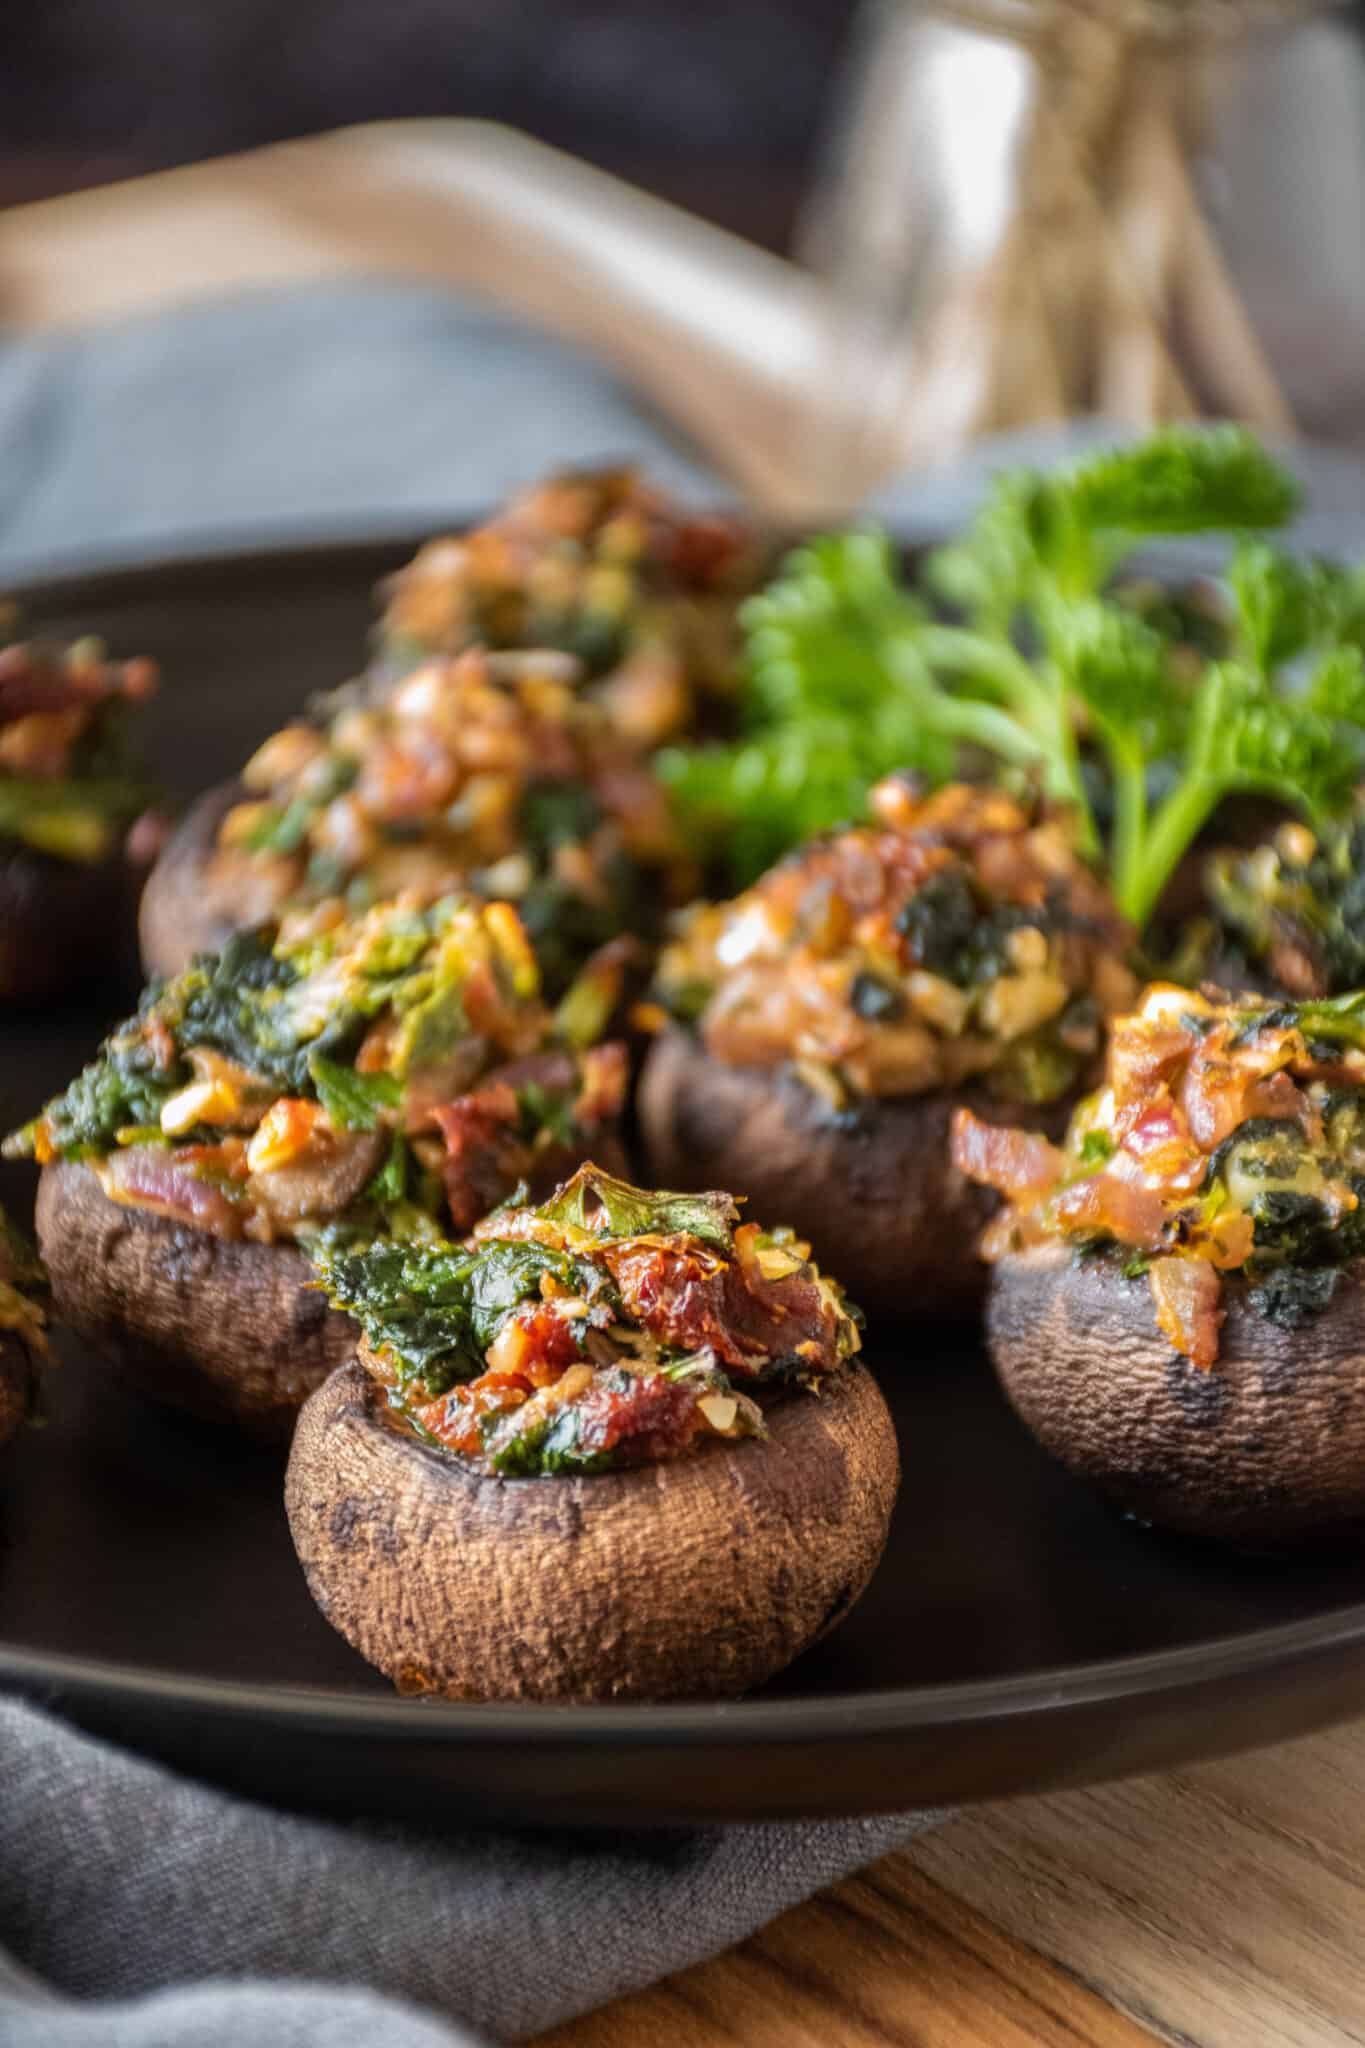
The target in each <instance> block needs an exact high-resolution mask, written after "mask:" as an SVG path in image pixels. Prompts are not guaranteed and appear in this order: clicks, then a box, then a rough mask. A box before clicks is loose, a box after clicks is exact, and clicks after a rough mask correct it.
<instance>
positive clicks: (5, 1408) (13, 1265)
mask: <svg viewBox="0 0 1365 2048" xmlns="http://www.w3.org/2000/svg"><path fill="white" fill-rule="evenodd" d="M46 1294H47V1277H46V1275H45V1274H44V1272H43V1268H42V1263H41V1261H40V1260H39V1259H38V1258H36V1257H35V1255H34V1253H33V1252H32V1251H31V1249H30V1248H29V1246H28V1245H27V1244H26V1243H25V1242H24V1240H23V1238H22V1237H21V1236H20V1235H19V1233H18V1231H17V1230H16V1229H15V1228H14V1226H13V1225H12V1224H11V1223H10V1222H9V1220H8V1219H7V1217H6V1216H5V1215H4V1213H3V1212H2V1211H0V1444H7V1443H8V1442H9V1440H10V1438H11V1437H12V1436H13V1435H14V1433H15V1431H16V1430H17V1429H18V1428H19V1425H20V1424H21V1423H22V1421H23V1420H24V1417H25V1416H26V1415H27V1414H28V1412H29V1409H30V1407H31V1405H32V1400H33V1390H34V1386H35V1383H36V1375H37V1369H38V1364H39V1361H40V1360H41V1358H42V1357H43V1355H44V1354H45V1353H46V1351H47V1313H46V1310H45V1308H44V1306H43V1300H44V1297H45V1296H46Z"/></svg>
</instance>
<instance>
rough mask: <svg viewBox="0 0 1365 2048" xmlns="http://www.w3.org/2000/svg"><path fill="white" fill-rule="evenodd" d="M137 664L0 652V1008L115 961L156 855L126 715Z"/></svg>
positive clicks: (144, 672) (139, 681)
mask: <svg viewBox="0 0 1365 2048" xmlns="http://www.w3.org/2000/svg"><path fill="white" fill-rule="evenodd" d="M156 680H157V677H156V666H155V664H154V663H153V662H151V661H147V660H142V659H139V660H134V661H121V662H114V661H108V660H106V659H105V655H104V650H103V648H102V647H101V645H100V643H99V642H98V641H96V640H77V641H75V642H73V643H72V644H71V645H70V646H57V645H55V644H53V645H48V644H45V643H43V642H40V641H16V642H13V643H11V644H10V645H8V646H6V647H3V648H0V1001H6V1002H32V1001H37V1000H39V999H41V998H43V997H47V996H52V995H56V994H59V993H61V992H62V991H64V990H66V989H68V988H70V987H73V986H75V985H76V984H77V983H79V982H80V981H82V980H89V979H92V978H94V977H96V976H98V975H99V974H100V973H101V972H102V971H105V970H107V969H108V968H109V967H110V966H111V965H114V964H116V963H117V962H118V960H119V955H120V951H121V947H122V943H123V935H124V933H125V932H131V928H132V923H133V914H134V900H135V899H134V889H135V883H136V880H137V879H138V878H139V875H140V872H141V871H142V870H143V869H144V868H145V865H146V863H147V861H148V860H149V859H150V857H151V854H152V852H153V851H154V850H155V846H154V838H155V834H154V833H153V831H152V829H151V828H152V820H151V818H150V816H149V815H148V811H147V806H148V792H147V789H146V787H145V784H144V783H143V781H142V779H141V777H140V775H139V774H138V772H137V769H136V766H135V764H134V763H133V761H132V758H131V755H130V753H129V750H128V746H127V739H126V733H125V729H124V728H125V722H126V714H127V711H128V709H129V707H130V706H132V705H135V704H139V703H141V702H142V701H143V700H144V699H145V698H146V697H147V696H149V695H150V693H151V692H152V691H153V690H154V689H155V687H156Z"/></svg>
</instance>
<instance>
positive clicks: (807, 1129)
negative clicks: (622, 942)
mask: <svg viewBox="0 0 1365 2048" xmlns="http://www.w3.org/2000/svg"><path fill="white" fill-rule="evenodd" d="M964 1103H965V1104H966V1105H968V1106H969V1107H971V1108H973V1109H975V1110H976V1112H977V1114H978V1115H980V1116H984V1117H987V1118H994V1119H995V1120H996V1121H999V1122H1006V1121H1008V1122H1011V1123H1017V1124H1023V1125H1025V1126H1026V1127H1027V1128H1028V1129H1030V1130H1043V1131H1047V1132H1048V1133H1049V1135H1060V1133H1061V1131H1062V1130H1063V1129H1064V1128H1065V1126H1066V1120H1067V1113H1068V1109H1069V1106H1070V1104H1069V1101H1068V1102H1064V1103H1056V1104H1050V1105H1048V1106H1047V1107H1045V1108H1041V1109H1036V1108H1032V1107H1027V1108H1025V1107H1020V1108H1019V1109H1018V1110H1015V1109H1014V1108H1013V1107H1011V1108H1010V1109H1009V1111H1008V1113H1007V1112H1006V1110H1005V1108H1004V1107H1003V1106H1002V1104H1001V1103H999V1102H998V1101H997V1100H996V1099H995V1097H993V1096H991V1095H988V1094H986V1093H985V1092H984V1091H982V1090H979V1089H953V1090H947V1089H940V1090H935V1091H934V1092H932V1093H930V1094H927V1095H908V1096H895V1097H887V1098H883V1099H879V1100H877V1101H874V1102H868V1103H866V1104H864V1105H863V1106H862V1107H861V1108H860V1110H859V1111H858V1112H857V1113H856V1114H855V1115H854V1116H851V1117H847V1118H844V1117H840V1116H838V1115H836V1114H834V1113H833V1112H832V1111H831V1110H830V1109H829V1107H828V1106H827V1105H826V1104H825V1103H823V1102H822V1101H821V1100H820V1098H819V1097H818V1096H817V1095H815V1094H814V1093H813V1092H812V1091H811V1090H810V1089H809V1088H806V1087H804V1086H803V1085H802V1083H801V1082H800V1081H798V1080H797V1079H796V1078H795V1077H794V1076H792V1075H790V1074H787V1073H784V1072H782V1071H780V1070H776V1071H774V1070H771V1069H768V1068H761V1067H731V1066H726V1065H725V1064H724V1063H723V1062H722V1061H720V1060H717V1059H715V1058H713V1057H712V1055H711V1054H710V1053H708V1052H707V1050H706V1048H705V1046H704V1045H703V1044H702V1042H701V1040H700V1039H699V1038H696V1037H694V1036H693V1035H692V1034H691V1033H690V1032H685V1031H681V1030H676V1029H674V1030H669V1031H665V1032H663V1033H661V1035H660V1036H659V1037H658V1038H657V1039H656V1040H655V1042H654V1044H653V1046H652V1047H651V1048H650V1052H649V1056H648V1059H647V1060H646V1062H645V1070H644V1075H643V1078H642V1080H641V1083H640V1100H639V1118H640V1132H641V1136H642V1138H643V1140H644V1145H645V1150H646V1154H647V1157H648V1160H649V1166H650V1174H651V1178H652V1179H653V1180H654V1181H656V1182H657V1183H658V1184H659V1185H660V1186H661V1187H675V1188H687V1189H698V1188H713V1187H716V1188H730V1189H733V1191H734V1192H735V1194H737V1195H747V1196H748V1197H749V1198H750V1200H751V1201H752V1203H753V1206H754V1210H755V1212H756V1213H757V1214H759V1215H761V1216H771V1217H775V1218H777V1219H778V1220H779V1221H780V1222H782V1223H789V1224H791V1225H792V1227H793V1228H794V1229H796V1230H797V1231H798V1232H799V1233H800V1234H801V1236H802V1237H805V1238H809V1240H810V1243H811V1245H812V1248H813V1250H814V1253H815V1256H816V1258H817V1259H818V1260H819V1262H820V1264H821V1265H822V1266H823V1267H824V1268H825V1269H826V1271H828V1272H833V1273H837V1274H838V1276H839V1278H840V1280H841V1281H842V1282H843V1284H844V1286H845V1287H846V1288H847V1289H848V1292H849V1294H850V1295H851V1296H852V1298H853V1300H854V1301H856V1302H858V1303H859V1304H860V1305H861V1306H862V1307H863V1308H865V1309H867V1310H869V1311H871V1312H875V1313H880V1314H884V1315H890V1316H915V1317H918V1318H933V1317H941V1318H948V1317H966V1316H970V1315H973V1314H974V1313H975V1312H976V1310H977V1309H978V1308H979V1306H980V1303H981V1300H982V1297H983V1295H984V1293H985V1290H986V1281H987V1277H988V1276H987V1268H986V1267H985V1266H984V1265H983V1264H982V1262H981V1260H980V1259H979V1258H978V1256H977V1250H976V1247H977V1242H978V1240H979V1238H980V1236H981V1232H982V1230H983V1229H984V1228H985V1226H986V1224H987V1223H988V1222H989V1220H990V1218H991V1217H992V1216H993V1215H994V1213H995V1211H996V1209H997V1208H998V1207H999V1197H998V1196H997V1195H996V1194H994V1193H993V1192H992V1191H991V1190H990V1189H989V1188H983V1187H978V1186H976V1185H975V1184H974V1183H972V1182H971V1181H969V1180H967V1179H966V1178H965V1176H964V1175H963V1174H961V1173H959V1171H958V1170H957V1168H956V1167H955V1166H954V1165H953V1163H952V1160H951V1158H950V1157H949V1150H948V1130H949V1125H950V1123H951V1121H952V1115H953V1111H954V1110H955V1109H956V1108H958V1106H959V1105H960V1104H964Z"/></svg>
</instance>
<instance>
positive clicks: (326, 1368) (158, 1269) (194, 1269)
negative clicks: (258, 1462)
mask: <svg viewBox="0 0 1365 2048" xmlns="http://www.w3.org/2000/svg"><path fill="white" fill-rule="evenodd" d="M37 1226H38V1243H39V1246H40V1248H41V1250H42V1254H43V1258H44V1260H45V1261H46V1264H47V1268H48V1274H49V1277H50V1280H51V1283H52V1300H53V1308H54V1311H55V1314H56V1315H57V1316H58V1317H59V1318H60V1319H61V1320H62V1321H63V1322H66V1323H69V1324H70V1325H71V1326H72V1328H73V1329H75V1330H77V1331H79V1332H80V1334H81V1335H82V1336H84V1337H86V1338H88V1339H89V1340H90V1342H91V1343H92V1344H93V1345H94V1346H95V1348H96V1349H97V1350H98V1351H100V1352H101V1353H102V1354H103V1355H104V1356H106V1357H107V1358H109V1359H110V1360H111V1361H112V1362H113V1363H114V1364H115V1365H117V1366H118V1367H119V1369H120V1370H121V1371H122V1372H124V1373H125V1374H126V1375H127V1376H128V1378H129V1379H130V1380H132V1381H134V1382H135V1383H136V1385H138V1386H139V1387H140V1388H141V1389H142V1390H143V1391H144V1392H146V1393H148V1394H151V1395H152V1396H153V1397H154V1398H155V1399H157V1400H159V1401H164V1402H166V1403H168V1404H169V1405H170V1406H172V1407H175V1408H183V1409H186V1410H188V1411H189V1412H190V1413H191V1414H194V1415H201V1416H204V1417H207V1418H208V1419H210V1420H213V1421H223V1422H235V1423H238V1424H241V1425H243V1426H244V1427H245V1428H247V1429H249V1430H251V1431H252V1432H253V1434H256V1435H260V1436H263V1437H266V1438H274V1439H287V1438H288V1436H289V1433H290V1431H291V1429H292V1427H293V1423H294V1417H295V1415H296V1413H297V1411H298V1409H299V1407H300V1406H301V1404H302V1403H303V1402H304V1401H305V1400H306V1399H307V1398H308V1396H309V1394H311V1393H312V1391H313V1389H314V1388H315V1387H316V1386H318V1385H320V1384H321V1382H322V1381H323V1380H324V1379H325V1378H326V1376H327V1374H328V1373H329V1372H331V1370H332V1369H333V1367H334V1366H336V1365H338V1364H340V1363H341V1361H342V1360H343V1359H345V1358H347V1357H349V1356H350V1355H351V1353H352V1352H353V1351H354V1349H355V1342H356V1332H355V1325H354V1324H353V1323H352V1322H351V1321H350V1319H349V1317H347V1316H344V1315H342V1314H341V1313H340V1312H339V1311H338V1310H337V1309H333V1308H330V1307H329V1306H328V1304H327V1300H326V1297H325V1296H324V1295H323V1294H322V1293H321V1292H320V1290H319V1289H318V1288H316V1287H313V1286H311V1285H309V1284H308V1283H309V1282H310V1281H311V1279H312V1269H311V1267H310V1266H309V1264H308V1261H307V1260H306V1259H305V1258H304V1256H303V1254H302V1253H301V1252H299V1251H296V1250H295V1249H294V1247H293V1246H292V1245H287V1244H275V1245H264V1244H253V1243H250V1242H247V1241H243V1240H238V1241H235V1242H230V1241H228V1240H227V1239H224V1238H220V1237H213V1236H210V1235H209V1233H208V1232H207V1231H202V1230H193V1229H191V1228H190V1227H189V1226H188V1225H186V1224H182V1223H176V1222H172V1221H171V1220H170V1219H169V1218H168V1217H165V1216H157V1215H154V1214H153V1213H152V1212H151V1211H149V1210H146V1209H135V1208H131V1207H128V1206H126V1205H125V1204H122V1203H117V1202H111V1201H110V1200H109V1198H108V1196H107V1195H106V1194H105V1192H104V1190H103V1188H102V1187H101V1186H100V1183H99V1180H98V1178H97V1176H96V1175H95V1174H94V1173H93V1172H92V1171H91V1169H90V1168H89V1167H88V1166H82V1165H78V1164H72V1163H70V1162H67V1161H65V1160H57V1161H54V1162H53V1163H52V1164H51V1165H48V1166H45V1167H44V1168H43V1171H42V1174H41V1176H40V1178H39V1182H38V1206H37Z"/></svg>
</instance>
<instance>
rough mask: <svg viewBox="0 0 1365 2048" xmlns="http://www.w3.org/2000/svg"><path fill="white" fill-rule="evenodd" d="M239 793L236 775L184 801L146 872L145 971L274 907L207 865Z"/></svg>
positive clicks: (206, 946) (173, 966)
mask: <svg viewBox="0 0 1365 2048" xmlns="http://www.w3.org/2000/svg"><path fill="white" fill-rule="evenodd" d="M245 795H246V789H245V787H244V786H243V784H242V783H241V782H239V781H237V780H235V779H234V780H233V781H231V782H220V783H217V784H216V785H215V786H214V788H212V789H209V790H205V792H204V794H203V795H202V796H200V797H196V799H195V801H194V802H193V803H192V804H191V805H190V808H189V809H188V810H187V811H186V813H185V815H184V817H183V818H182V819H181V820H180V823H179V824H178V825H177V826H176V828H175V830H174V832H172V833H171V835H170V837H169V838H168V839H167V841H166V844H165V845H164V846H163V847H162V849H161V852H160V854H159V855H158V857H157V861H156V865H155V866H154V867H153V869H152V872H151V873H150V875H148V877H147V886H146V887H145V889H144V890H143V892H142V902H141V905H140V908H139V910H138V936H139V939H140V941H141V945H142V964H143V966H144V967H145V969H146V970H147V973H148V975H150V976H157V975H166V976H168V977H169V976H170V975H173V974H179V973H181V972H182V971H183V970H184V969H185V968H186V967H188V966H189V964H190V962H191V960H193V959H194V957H195V955H196V954H197V953H218V952H221V951H222V948H223V947H224V946H225V945H226V944H227V941H228V940H229V939H230V938H231V937H232V934H233V933H234V932H235V931H238V930H240V929H241V927H242V926H243V925H246V924H253V923H257V922H262V921H265V920H266V919H268V918H270V917H271V916H273V915H275V914H276V913H277V911H278V905H277V904H275V903H274V902H273V901H268V902H267V901H262V902H261V903H258V904H252V903H250V902H248V901H246V900H245V898H244V895H243V889H242V877H241V872H240V870H239V869H237V868H234V869H233V870H232V871H231V872H230V873H228V874H227V875H224V876H221V877H220V876H216V875H215V874H214V872H213V855H214V852H215V850H216V848H217V844H218V828H219V826H220V825H221V824H222V822H223V820H224V818H225V817H226V816H227V814H228V812H229V811H230V810H231V809H232V808H233V806H234V805H236V804H239V803H240V802H241V801H242V799H243V798H244V797H245Z"/></svg>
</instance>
